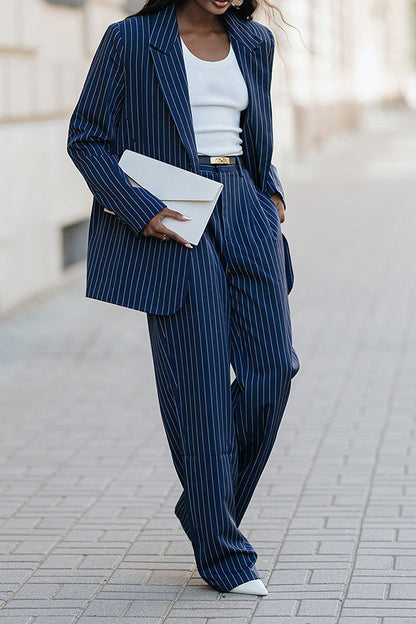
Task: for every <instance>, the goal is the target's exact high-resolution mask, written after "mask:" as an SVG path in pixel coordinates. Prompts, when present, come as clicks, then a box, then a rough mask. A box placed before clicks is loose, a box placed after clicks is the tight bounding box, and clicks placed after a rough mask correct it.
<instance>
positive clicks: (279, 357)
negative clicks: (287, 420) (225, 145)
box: [147, 159, 299, 591]
mask: <svg viewBox="0 0 416 624" xmlns="http://www.w3.org/2000/svg"><path fill="white" fill-rule="evenodd" d="M201 174H202V175H205V176H207V177H208V178H211V179H215V180H218V181H220V182H222V183H223V184H224V188H223V191H222V193H221V195H220V198H219V200H218V202H217V204H216V206H215V208H214V212H213V213H212V216H211V218H210V220H209V222H208V225H207V228H206V230H205V232H204V234H203V236H202V238H201V240H200V242H199V244H198V245H197V246H195V247H194V248H193V249H190V250H189V253H190V254H191V262H190V275H189V290H188V294H187V297H186V299H185V302H184V304H183V306H182V307H181V308H180V309H179V310H177V311H176V312H175V313H173V314H167V315H157V314H150V313H149V314H147V321H148V328H149V335H150V344H151V349H152V357H153V362H154V370H155V379H156V387H157V393H158V400H159V405H160V410H161V416H162V421H163V425H164V428H165V431H166V436H167V440H168V444H169V448H170V452H171V454H172V459H173V463H174V466H175V469H176V472H177V474H178V477H179V479H180V481H181V484H182V486H183V492H182V495H181V496H180V498H179V500H178V502H177V505H176V507H175V513H176V515H177V517H178V518H179V519H180V521H181V524H182V527H183V529H184V531H185V532H186V534H187V535H188V537H189V539H190V540H191V542H192V546H193V550H194V555H195V561H196V564H197V568H198V571H199V573H200V575H201V577H202V578H203V579H204V580H205V581H206V582H207V583H208V584H210V585H211V586H212V587H214V588H215V589H217V590H219V591H229V590H230V589H232V588H233V587H235V586H237V585H240V584H241V583H244V582H246V581H249V580H252V579H256V578H259V573H258V570H257V568H256V566H255V563H256V560H257V554H256V552H255V550H254V548H253V546H252V545H251V544H250V543H249V541H248V540H247V538H246V537H245V536H244V535H243V534H242V533H241V531H240V530H239V529H238V526H239V524H240V522H241V520H242V518H243V515H244V512H245V510H246V509H247V506H248V504H249V502H250V499H251V497H252V495H253V493H254V490H255V487H256V484H257V482H258V480H259V478H260V475H261V473H262V471H263V469H264V467H265V465H266V462H267V459H268V457H269V455H270V452H271V450H272V448H273V444H274V442H275V439H276V435H277V431H278V428H279V425H280V422H281V419H282V415H283V411H284V408H285V405H286V402H287V399H288V395H289V390H290V384H291V379H292V377H293V376H294V375H295V374H296V373H297V371H298V369H299V361H298V358H297V355H296V353H295V351H294V349H293V347H292V337H291V323H290V313H289V306H288V297H287V283H286V275H285V262H284V251H283V242H282V235H281V230H280V220H279V216H278V213H277V210H276V207H275V205H274V204H273V201H272V200H271V199H270V198H269V197H267V195H266V194H265V193H263V192H262V191H261V190H260V189H258V188H257V187H256V186H255V185H254V182H253V180H252V179H251V177H250V175H249V172H248V170H247V169H246V168H245V167H244V165H243V164H241V161H240V159H239V160H238V164H237V165H221V166H216V165H201ZM172 279H174V275H172ZM230 364H231V366H232V368H233V371H234V373H235V379H234V381H233V382H232V383H231V375H230Z"/></svg>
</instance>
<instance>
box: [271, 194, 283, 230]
mask: <svg viewBox="0 0 416 624" xmlns="http://www.w3.org/2000/svg"><path fill="white" fill-rule="evenodd" d="M270 199H271V200H272V201H273V202H274V203H275V204H276V207H277V210H278V211H279V217H280V223H283V221H284V220H285V205H284V203H283V201H282V198H281V196H280V194H279V193H277V192H276V193H273V195H271V197H270Z"/></svg>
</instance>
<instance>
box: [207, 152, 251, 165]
mask: <svg viewBox="0 0 416 624" xmlns="http://www.w3.org/2000/svg"><path fill="white" fill-rule="evenodd" d="M241 157H242V154H241V155H238V156H205V155H198V161H199V162H200V164H201V165H236V164H237V159H238V158H240V159H241Z"/></svg>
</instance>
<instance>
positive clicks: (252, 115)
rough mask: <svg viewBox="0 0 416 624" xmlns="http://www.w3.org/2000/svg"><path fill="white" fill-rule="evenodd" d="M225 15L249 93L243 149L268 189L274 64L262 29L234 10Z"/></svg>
mask: <svg viewBox="0 0 416 624" xmlns="http://www.w3.org/2000/svg"><path fill="white" fill-rule="evenodd" d="M223 19H224V23H225V25H226V28H227V32H228V35H229V36H230V39H231V41H232V43H233V49H234V52H235V55H236V58H237V62H238V64H239V67H240V69H241V72H242V74H243V76H244V79H245V81H246V85H247V90H248V94H249V104H248V108H247V111H246V114H245V117H244V122H243V128H242V137H243V141H244V144H243V149H244V153H245V157H246V161H247V164H248V167H249V170H250V173H251V175H252V177H253V179H254V181H255V182H256V184H257V185H258V186H259V187H260V188H262V189H264V188H265V184H266V180H267V175H268V170H269V163H270V160H271V157H272V152H273V143H272V141H271V140H270V139H271V136H269V134H265V131H266V130H267V132H268V133H269V130H270V127H271V123H272V113H271V106H270V97H269V92H267V90H268V81H269V79H270V78H271V76H270V75H269V71H270V68H269V67H268V63H267V55H266V50H265V47H264V46H262V45H261V44H262V43H263V42H264V41H265V37H264V35H263V32H262V31H260V30H259V29H257V28H256V29H255V28H250V25H251V24H250V22H244V21H242V20H241V19H240V18H239V17H238V16H237V15H235V13H233V12H231V11H226V12H225V13H224V14H223Z"/></svg>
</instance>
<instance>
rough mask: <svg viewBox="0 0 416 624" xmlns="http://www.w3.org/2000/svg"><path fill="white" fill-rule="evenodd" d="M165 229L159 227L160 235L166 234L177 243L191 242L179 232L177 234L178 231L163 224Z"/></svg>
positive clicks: (187, 243)
mask: <svg viewBox="0 0 416 624" xmlns="http://www.w3.org/2000/svg"><path fill="white" fill-rule="evenodd" d="M162 228H163V229H159V230H158V232H159V236H160V235H161V234H166V236H167V237H168V238H170V239H172V240H174V241H175V242H176V243H180V244H181V245H190V244H191V243H190V242H189V241H187V240H186V238H182V236H179V234H176V232H173V231H172V230H169V228H167V227H165V226H163V225H162Z"/></svg>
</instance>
